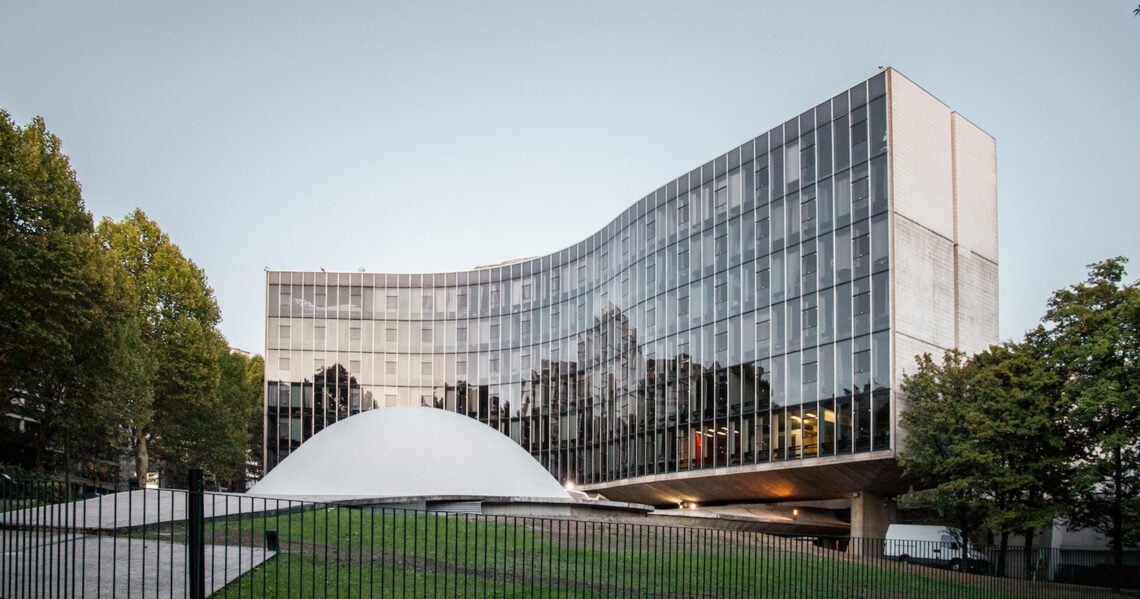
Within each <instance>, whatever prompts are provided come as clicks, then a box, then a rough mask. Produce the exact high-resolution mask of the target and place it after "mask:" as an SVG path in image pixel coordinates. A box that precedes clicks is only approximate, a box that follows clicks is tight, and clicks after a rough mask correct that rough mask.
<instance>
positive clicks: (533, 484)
mask: <svg viewBox="0 0 1140 599" xmlns="http://www.w3.org/2000/svg"><path fill="white" fill-rule="evenodd" d="M249 493H250V494H251V495H269V496H289V497H330V496H338V497H345V496H349V497H431V496H471V495H475V496H483V497H528V498H529V497H534V498H557V499H568V498H569V495H568V494H567V493H566V490H565V489H563V488H562V486H561V485H560V484H558V481H557V480H555V479H554V477H553V476H551V474H550V473H549V472H547V471H546V469H545V468H543V467H542V465H541V464H539V463H538V462H537V461H536V460H535V459H534V458H533V457H531V455H530V454H529V453H527V452H526V450H525V449H523V448H522V447H520V446H519V445H518V444H516V443H515V442H514V441H512V440H511V439H510V438H509V437H507V436H505V435H503V434H502V433H500V432H499V431H497V430H495V429H493V428H491V427H489V426H487V425H486V424H483V423H481V422H479V421H477V420H474V419H472V418H468V417H466V416H462V415H460V414H456V413H454V412H448V411H445V410H440V409H435V408H424V407H410V406H409V407H393V408H383V409H378V410H369V411H367V412H363V413H360V414H357V415H355V416H352V417H350V418H346V419H344V420H341V421H340V422H337V423H336V424H334V425H332V426H330V427H328V428H326V429H324V430H322V431H321V432H319V433H317V434H316V435H314V436H313V438H311V439H309V440H308V441H306V442H305V443H304V444H303V445H301V446H300V447H299V448H298V449H296V450H295V451H293V453H292V454H290V455H289V456H288V457H287V458H285V459H284V460H282V461H281V463H280V464H278V465H277V467H276V468H274V469H273V470H271V471H270V472H269V473H268V474H266V475H265V477H264V478H263V479H261V481H260V482H258V483H257V484H256V485H254V486H253V488H251V489H250V490H249Z"/></svg>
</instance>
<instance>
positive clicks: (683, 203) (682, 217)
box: [677, 195, 689, 224]
mask: <svg viewBox="0 0 1140 599" xmlns="http://www.w3.org/2000/svg"><path fill="white" fill-rule="evenodd" d="M677 222H679V223H681V224H684V223H687V222H689V200H688V199H687V198H686V197H685V196H684V195H682V196H681V199H679V200H677Z"/></svg>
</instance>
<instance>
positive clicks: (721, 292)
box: [716, 283, 728, 305]
mask: <svg viewBox="0 0 1140 599" xmlns="http://www.w3.org/2000/svg"><path fill="white" fill-rule="evenodd" d="M726 301H728V283H718V284H717V286H716V303H717V304H718V305H720V304H723V303H724V302H726Z"/></svg>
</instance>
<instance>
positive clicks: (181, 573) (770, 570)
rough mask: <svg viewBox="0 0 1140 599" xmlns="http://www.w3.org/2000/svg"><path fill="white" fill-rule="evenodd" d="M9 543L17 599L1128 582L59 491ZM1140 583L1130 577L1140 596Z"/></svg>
mask: <svg viewBox="0 0 1140 599" xmlns="http://www.w3.org/2000/svg"><path fill="white" fill-rule="evenodd" d="M0 544H2V556H3V557H2V561H0V597H7V598H21V597H192V598H193V597H203V596H215V597H251V598H253V597H559V598H561V597H599V598H600V597H717V598H720V597H963V598H966V597H969V598H974V597H1085V596H1087V597H1098V596H1103V595H1105V594H1107V589H1105V588H1103V585H1106V584H1108V583H1109V581H1110V580H1111V578H1109V577H1108V576H1110V575H1112V574H1113V572H1112V571H1111V569H1110V570H1108V571H1107V572H1106V571H1105V567H1106V566H1105V564H1106V563H1111V557H1110V556H1109V555H1108V554H1107V553H1104V552H1100V553H1093V552H1086V553H1072V552H1068V553H1066V552H1059V551H1046V552H1043V553H1039V554H1038V553H1037V552H1035V553H1034V555H1039V556H1040V559H1036V558H1035V559H1033V560H1031V564H1030V567H1029V568H1028V569H1027V568H1026V567H1025V566H1021V570H1016V569H1014V566H1013V564H1025V563H1026V560H1025V559H1023V556H1022V554H1021V553H1016V554H1014V553H1013V551H1011V555H1010V556H1009V560H1008V563H1009V564H1010V568H1011V570H1009V571H1008V572H1009V574H1010V576H1009V577H1006V578H1002V577H997V576H993V575H991V574H992V572H993V565H994V564H996V553H994V552H993V551H991V550H980V555H979V556H975V557H974V558H972V559H974V560H975V561H968V562H966V563H965V564H964V565H963V564H962V563H959V564H958V567H959V570H958V571H955V570H952V569H949V567H951V566H952V565H953V564H952V563H950V561H948V560H945V559H941V557H939V558H938V559H936V558H935V556H938V555H939V552H941V551H947V553H950V548H947V547H944V546H942V545H940V544H917V545H912V546H911V548H910V549H909V550H908V554H907V556H906V558H905V559H901V557H902V556H901V555H893V556H892V555H889V556H888V557H884V553H887V554H890V553H892V552H893V551H890V550H887V549H888V548H887V546H886V545H885V543H884V541H883V540H882V539H852V538H847V537H797V538H787V537H776V536H771V535H766V534H762V533H757V532H749V531H741V530H726V529H717V528H708V527H697V526H673V525H669V526H666V525H660V524H654V518H653V517H632V516H625V517H614V518H605V519H583V518H561V517H524V516H501V515H500V516H495V515H478V514H447V513H426V512H416V511H405V510H398V509H390V508H381V507H374V506H344V505H334V504H325V503H312V502H300V501H285V500H270V499H259V498H252V497H247V496H244V495H237V494H223V493H204V492H202V491H201V490H200V489H196V490H193V491H189V492H187V491H176V490H157V489H151V490H138V491H132V492H129V493H118V494H115V495H108V496H103V497H91V498H79V499H73V498H71V497H70V496H69V492H68V489H66V488H64V487H63V486H62V485H59V484H55V483H42V482H33V483H19V482H16V483H11V482H4V483H0ZM936 550H937V551H936ZM1015 551H1017V552H1020V548H1017V549H1016V550H1015ZM1136 558H1137V556H1130V559H1136ZM924 563H925V564H926V565H923V564H924ZM1107 567H1108V568H1111V566H1107ZM1136 572H1137V566H1135V565H1132V566H1130V568H1129V569H1128V571H1127V572H1126V575H1127V576H1128V577H1129V578H1127V580H1128V581H1129V582H1128V585H1131V586H1132V587H1133V588H1135V587H1136V586H1140V585H1137V584H1136V582H1137V580H1136ZM1068 583H1080V584H1091V585H1101V586H1099V587H1098V586H1078V585H1074V584H1068ZM1126 586H1127V585H1126Z"/></svg>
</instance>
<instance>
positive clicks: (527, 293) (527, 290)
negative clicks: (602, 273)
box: [522, 263, 604, 302]
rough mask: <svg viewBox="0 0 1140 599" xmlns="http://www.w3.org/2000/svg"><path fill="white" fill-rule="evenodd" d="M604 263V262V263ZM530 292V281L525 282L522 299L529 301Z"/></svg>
mask: <svg viewBox="0 0 1140 599" xmlns="http://www.w3.org/2000/svg"><path fill="white" fill-rule="evenodd" d="M603 264H604V263H603ZM530 294H531V290H530V283H523V286H522V299H523V301H524V302H529V301H530Z"/></svg>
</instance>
